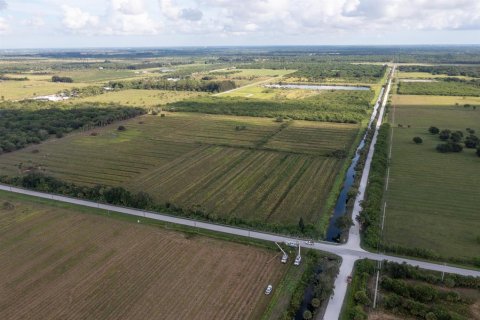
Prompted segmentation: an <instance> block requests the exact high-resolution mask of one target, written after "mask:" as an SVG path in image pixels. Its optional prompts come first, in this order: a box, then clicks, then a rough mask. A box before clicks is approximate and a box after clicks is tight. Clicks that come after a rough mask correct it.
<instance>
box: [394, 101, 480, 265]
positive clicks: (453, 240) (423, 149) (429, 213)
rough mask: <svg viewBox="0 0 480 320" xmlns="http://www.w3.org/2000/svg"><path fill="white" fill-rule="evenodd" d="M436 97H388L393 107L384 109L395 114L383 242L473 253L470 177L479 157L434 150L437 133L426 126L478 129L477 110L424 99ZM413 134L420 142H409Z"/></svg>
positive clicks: (479, 201)
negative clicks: (430, 132)
mask: <svg viewBox="0 0 480 320" xmlns="http://www.w3.org/2000/svg"><path fill="white" fill-rule="evenodd" d="M436 99H444V97H441V98H440V97H431V98H429V99H421V98H418V99H417V98H415V99H414V98H413V97H407V98H405V97H404V96H394V98H393V102H394V104H395V105H396V108H395V110H394V111H393V110H392V111H391V112H390V118H391V119H392V115H393V114H394V115H395V125H393V126H392V127H393V129H392V133H393V147H392V160H391V167H390V179H389V181H388V191H387V193H386V202H387V210H386V223H385V242H386V244H387V245H399V246H403V247H409V248H414V247H418V248H424V249H428V250H431V251H433V252H435V253H437V254H440V255H441V256H444V257H454V258H467V259H468V258H474V257H478V240H477V237H478V236H479V235H480V234H479V232H478V230H480V216H479V215H478V207H479V205H480V183H479V181H478V179H476V178H475V177H476V175H477V172H478V168H479V166H480V158H479V157H478V156H476V155H475V149H464V150H463V152H461V153H447V154H442V153H439V152H438V151H436V150H435V147H436V146H437V144H439V143H441V141H440V139H439V138H438V136H434V135H431V134H429V133H428V131H427V130H428V128H429V127H430V126H436V127H438V128H440V129H441V130H442V129H450V130H461V131H463V132H465V129H466V128H468V127H470V128H472V129H474V130H476V131H477V132H479V130H480V127H479V123H480V111H479V110H472V109H471V108H464V107H463V106H453V105H451V104H450V105H433V104H430V103H432V102H435V101H436ZM446 100H448V102H454V101H460V98H457V99H454V98H453V97H451V98H450V97H447V99H446ZM414 103H417V105H415V104H414ZM398 124H401V125H402V126H403V127H402V128H400V127H398ZM407 126H410V128H407ZM415 136H419V137H421V138H422V139H423V144H421V145H415V144H414V143H413V142H412V138H413V137H415Z"/></svg>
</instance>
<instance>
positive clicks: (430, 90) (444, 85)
mask: <svg viewBox="0 0 480 320" xmlns="http://www.w3.org/2000/svg"><path fill="white" fill-rule="evenodd" d="M398 93H399V94H418V95H434V96H475V97H480V80H461V79H458V78H445V79H443V80H441V81H436V82H400V83H399V84H398Z"/></svg>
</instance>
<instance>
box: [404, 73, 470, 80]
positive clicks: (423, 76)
mask: <svg viewBox="0 0 480 320" xmlns="http://www.w3.org/2000/svg"><path fill="white" fill-rule="evenodd" d="M396 74H397V77H398V78H400V79H438V78H458V79H464V80H471V79H473V78H472V77H465V76H449V75H447V74H432V73H429V72H406V71H397V73H396Z"/></svg>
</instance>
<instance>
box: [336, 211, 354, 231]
mask: <svg viewBox="0 0 480 320" xmlns="http://www.w3.org/2000/svg"><path fill="white" fill-rule="evenodd" d="M335 225H336V226H337V228H339V229H341V230H342V231H345V230H348V229H349V228H350V227H351V226H352V225H353V221H352V217H350V215H348V214H345V215H343V216H341V217H339V218H338V219H337V221H336V222H335Z"/></svg>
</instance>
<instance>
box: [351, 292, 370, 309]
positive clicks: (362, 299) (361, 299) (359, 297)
mask: <svg viewBox="0 0 480 320" xmlns="http://www.w3.org/2000/svg"><path fill="white" fill-rule="evenodd" d="M354 298H355V301H356V302H357V303H358V304H361V305H364V306H369V305H370V303H371V301H370V299H369V298H368V296H367V293H366V292H365V290H359V291H357V292H355V295H354Z"/></svg>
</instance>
